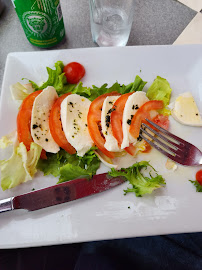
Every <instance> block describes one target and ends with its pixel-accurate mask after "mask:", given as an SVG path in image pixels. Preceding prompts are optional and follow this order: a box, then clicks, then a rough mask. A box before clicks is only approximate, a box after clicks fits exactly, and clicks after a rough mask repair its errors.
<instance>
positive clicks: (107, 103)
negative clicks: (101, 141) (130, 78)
mask: <svg viewBox="0 0 202 270" xmlns="http://www.w3.org/2000/svg"><path fill="white" fill-rule="evenodd" d="M118 98H119V96H109V97H106V99H105V100H104V102H103V105H102V113H101V127H102V133H103V135H104V137H105V140H106V142H105V145H104V147H105V148H106V149H107V150H108V151H112V152H119V151H121V149H120V148H119V146H118V142H117V140H116V139H115V137H114V136H113V133H112V127H111V122H110V117H111V112H112V107H113V105H114V103H115V101H116V100H117V99H118Z"/></svg>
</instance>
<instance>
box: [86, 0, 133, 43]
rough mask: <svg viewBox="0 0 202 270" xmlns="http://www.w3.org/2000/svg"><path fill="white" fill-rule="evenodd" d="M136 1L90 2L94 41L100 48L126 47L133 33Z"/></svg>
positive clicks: (97, 0)
mask: <svg viewBox="0 0 202 270" xmlns="http://www.w3.org/2000/svg"><path fill="white" fill-rule="evenodd" d="M134 1H135V0H89V4H90V21H91V32H92V38H93V41H94V42H96V43H97V44H98V45H99V46H125V45H126V44H127V42H128V38H129V35H130V31H131V26H132V22H133V15H134V6H135V4H134Z"/></svg>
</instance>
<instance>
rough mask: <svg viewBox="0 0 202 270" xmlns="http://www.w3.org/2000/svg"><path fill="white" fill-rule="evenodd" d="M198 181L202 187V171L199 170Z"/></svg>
mask: <svg viewBox="0 0 202 270" xmlns="http://www.w3.org/2000/svg"><path fill="white" fill-rule="evenodd" d="M196 181H198V182H199V184H200V185H202V170H199V171H198V172H197V173H196Z"/></svg>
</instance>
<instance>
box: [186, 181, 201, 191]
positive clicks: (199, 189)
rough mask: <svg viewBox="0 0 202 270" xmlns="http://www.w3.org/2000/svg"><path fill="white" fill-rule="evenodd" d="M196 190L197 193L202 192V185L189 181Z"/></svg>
mask: <svg viewBox="0 0 202 270" xmlns="http://www.w3.org/2000/svg"><path fill="white" fill-rule="evenodd" d="M189 181H190V182H191V183H192V184H193V185H194V186H195V188H196V192H202V185H200V184H199V182H198V181H192V180H189Z"/></svg>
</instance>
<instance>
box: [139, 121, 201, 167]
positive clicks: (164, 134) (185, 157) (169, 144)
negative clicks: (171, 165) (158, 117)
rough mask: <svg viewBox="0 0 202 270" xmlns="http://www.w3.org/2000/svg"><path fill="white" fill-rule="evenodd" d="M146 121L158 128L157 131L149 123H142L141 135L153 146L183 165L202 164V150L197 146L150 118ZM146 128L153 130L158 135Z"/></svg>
mask: <svg viewBox="0 0 202 270" xmlns="http://www.w3.org/2000/svg"><path fill="white" fill-rule="evenodd" d="M146 121H147V122H148V123H149V124H150V125H152V126H153V127H155V128H156V129H157V130H158V131H156V130H154V129H153V128H151V126H149V125H148V124H146V123H142V127H141V128H140V137H141V138H142V139H144V140H145V141H146V142H148V143H149V144H150V145H151V146H153V147H154V148H156V149H157V150H158V151H160V152H161V153H162V154H164V155H165V156H167V157H169V158H170V159H172V160H173V161H175V162H177V163H179V164H181V165H186V166H197V165H201V164H202V152H201V151H200V150H199V149H198V148H197V147H196V146H194V145H193V144H191V143H189V142H187V141H185V140H183V139H181V138H179V137H177V136H176V135H174V134H172V133H170V132H169V131H167V130H166V129H164V128H162V127H160V126H158V125H157V124H155V123H153V122H152V121H150V120H149V119H146ZM146 129H148V130H150V131H151V132H153V134H155V135H157V137H155V136H154V135H153V134H151V133H149V132H148V131H147V130H146ZM160 132H161V133H160ZM144 135H147V137H145V136H144ZM148 137H149V138H148ZM150 138H151V140H152V141H151V140H150ZM160 139H161V140H160Z"/></svg>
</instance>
